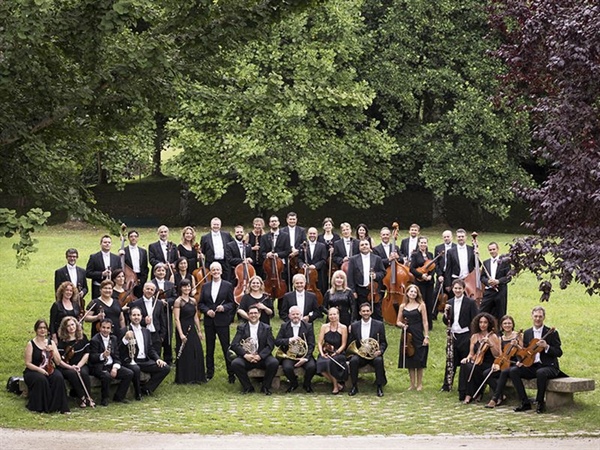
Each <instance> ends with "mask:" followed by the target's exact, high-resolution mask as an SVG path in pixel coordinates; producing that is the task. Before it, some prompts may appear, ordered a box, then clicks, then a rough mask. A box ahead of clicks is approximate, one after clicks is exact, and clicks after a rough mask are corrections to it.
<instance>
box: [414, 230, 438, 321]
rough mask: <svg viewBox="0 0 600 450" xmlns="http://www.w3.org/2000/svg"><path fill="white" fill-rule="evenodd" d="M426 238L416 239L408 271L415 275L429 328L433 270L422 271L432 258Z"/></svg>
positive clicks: (431, 311) (432, 300) (432, 301)
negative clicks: (415, 247) (415, 246)
mask: <svg viewBox="0 0 600 450" xmlns="http://www.w3.org/2000/svg"><path fill="white" fill-rule="evenodd" d="M427 242H428V241H427V238H426V237H425V236H419V238H418V240H417V249H416V250H415V251H414V252H413V254H412V258H411V259H410V273H412V274H413V276H414V277H415V282H416V284H417V287H418V288H419V290H420V291H421V295H422V296H423V301H424V302H425V306H426V308H427V323H428V326H429V330H431V329H433V304H434V298H433V278H434V275H435V273H434V271H433V270H432V271H429V272H425V273H422V271H423V270H424V269H425V268H426V266H427V264H428V263H429V262H430V261H431V260H432V259H433V255H432V254H431V252H429V251H428V250H427ZM419 269H421V271H420V270H419Z"/></svg>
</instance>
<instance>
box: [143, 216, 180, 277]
mask: <svg viewBox="0 0 600 450" xmlns="http://www.w3.org/2000/svg"><path fill="white" fill-rule="evenodd" d="M156 232H157V234H158V241H156V242H153V243H152V244H150V245H149V246H148V256H149V258H150V265H151V266H152V271H153V272H154V270H155V268H156V265H157V264H158V263H163V264H165V269H167V273H168V277H171V274H172V271H173V267H172V264H173V263H174V262H175V261H177V258H179V253H178V252H177V247H176V246H175V244H174V243H173V242H171V241H169V227H167V226H166V225H161V226H160V227H158V230H157V231H156Z"/></svg>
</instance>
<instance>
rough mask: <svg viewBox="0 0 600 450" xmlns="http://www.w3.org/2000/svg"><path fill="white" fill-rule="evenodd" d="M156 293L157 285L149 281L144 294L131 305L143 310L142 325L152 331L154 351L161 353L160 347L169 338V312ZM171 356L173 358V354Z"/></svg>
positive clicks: (131, 307) (145, 285)
mask: <svg viewBox="0 0 600 450" xmlns="http://www.w3.org/2000/svg"><path fill="white" fill-rule="evenodd" d="M155 293H156V287H155V286H154V283H152V282H147V283H146V284H144V295H142V297H140V298H138V299H137V300H135V301H133V302H131V304H130V305H129V307H130V310H131V309H133V308H139V310H140V311H141V313H142V320H141V323H142V326H143V327H145V328H146V329H147V330H148V331H149V332H150V337H151V342H152V346H153V347H154V351H155V352H156V353H157V354H158V355H160V349H161V347H162V346H163V342H164V341H165V340H166V339H167V335H168V334H169V333H168V331H167V314H166V312H165V306H164V303H163V300H160V299H159V298H158V297H157V296H155V295H154V294H155ZM165 303H166V302H165ZM147 352H149V350H147ZM170 356H171V358H172V354H171V355H170ZM166 358H167V355H165V359H166Z"/></svg>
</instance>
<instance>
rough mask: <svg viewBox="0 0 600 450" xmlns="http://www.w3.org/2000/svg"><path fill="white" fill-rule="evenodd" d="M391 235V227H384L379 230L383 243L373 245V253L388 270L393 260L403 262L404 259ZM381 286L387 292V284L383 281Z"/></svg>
mask: <svg viewBox="0 0 600 450" xmlns="http://www.w3.org/2000/svg"><path fill="white" fill-rule="evenodd" d="M391 236H392V232H391V231H390V229H389V228H388V227H383V228H382V229H381V231H380V232H379V237H380V238H381V243H380V244H379V245H377V246H375V247H373V253H375V254H376V255H377V256H379V257H380V258H381V262H382V263H383V268H384V269H385V270H386V271H387V268H388V267H390V265H391V264H392V261H398V263H400V264H402V261H400V253H399V252H400V248H399V247H398V246H394V244H393V243H392V242H391V241H390V239H391ZM381 288H382V292H385V290H386V286H385V285H384V284H383V283H382V286H381Z"/></svg>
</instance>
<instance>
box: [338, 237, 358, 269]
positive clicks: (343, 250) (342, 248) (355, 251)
mask: <svg viewBox="0 0 600 450" xmlns="http://www.w3.org/2000/svg"><path fill="white" fill-rule="evenodd" d="M350 240H351V242H352V244H351V248H352V254H350V255H349V254H347V253H346V244H345V243H344V238H341V239H340V240H338V241H335V242H334V243H333V262H334V263H336V264H337V265H338V266H339V267H341V266H342V263H343V262H344V257H346V256H349V257H352V256H354V255H358V254H359V253H360V249H359V246H360V242H359V241H358V239H354V238H350Z"/></svg>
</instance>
